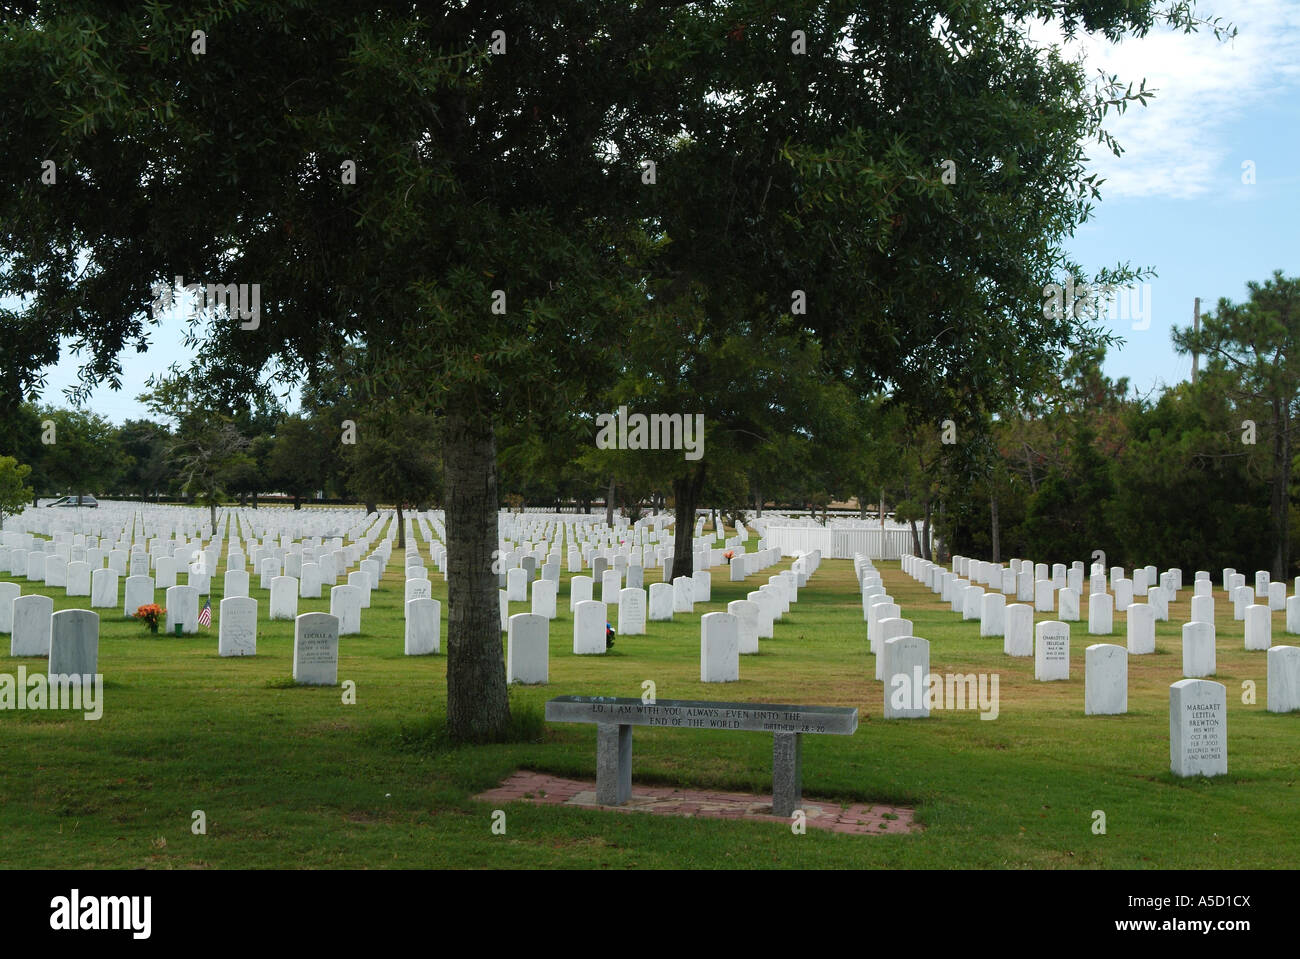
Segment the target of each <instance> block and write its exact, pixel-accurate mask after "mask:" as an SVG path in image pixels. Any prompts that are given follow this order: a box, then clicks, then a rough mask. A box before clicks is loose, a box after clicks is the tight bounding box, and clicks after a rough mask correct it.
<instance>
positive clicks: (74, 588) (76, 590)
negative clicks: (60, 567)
mask: <svg viewBox="0 0 1300 959" xmlns="http://www.w3.org/2000/svg"><path fill="white" fill-rule="evenodd" d="M68 595H69V596H89V595H90V564H89V563H86V562H76V563H69V564H68Z"/></svg>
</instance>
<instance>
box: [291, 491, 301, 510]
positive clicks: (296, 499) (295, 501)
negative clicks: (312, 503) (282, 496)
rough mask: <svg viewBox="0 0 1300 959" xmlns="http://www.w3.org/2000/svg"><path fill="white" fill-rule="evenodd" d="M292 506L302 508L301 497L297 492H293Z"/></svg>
mask: <svg viewBox="0 0 1300 959" xmlns="http://www.w3.org/2000/svg"><path fill="white" fill-rule="evenodd" d="M293 508H294V509H302V497H301V496H300V495H299V494H298V493H294V494H293Z"/></svg>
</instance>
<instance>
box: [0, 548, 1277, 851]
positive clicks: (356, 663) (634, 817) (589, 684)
mask: <svg viewBox="0 0 1300 959" xmlns="http://www.w3.org/2000/svg"><path fill="white" fill-rule="evenodd" d="M420 546H421V549H422V553H423V554H424V555H425V557H426V562H428V560H427V556H428V549H427V544H425V543H423V542H421V543H420ZM221 552H222V555H223V557H224V554H225V548H224V546H223V548H222V551H221ZM402 561H403V560H402V554H401V552H400V551H398V550H394V555H393V561H392V562H391V563H390V564H389V566H388V568H387V570H386V571H385V574H384V578H383V586H382V588H381V589H379V590H378V591H376V592H375V593H374V594H373V600H372V607H371V608H370V609H368V610H363V612H362V630H363V632H362V635H361V636H345V637H343V638H342V640H341V642H340V662H339V679H340V681H344V680H352V681H354V682H355V683H356V703H355V704H354V705H346V704H344V703H343V701H342V700H343V694H342V690H341V689H338V688H304V687H291V686H286V683H285V681H286V679H287V678H288V677H289V676H290V672H291V658H292V644H293V628H292V623H289V622H275V623H269V622H267V621H265V620H262V621H260V622H259V635H258V641H257V656H256V657H252V658H247V659H222V658H220V657H218V656H217V630H216V625H215V623H214V626H213V628H212V629H210V630H205V629H203V628H200V631H199V635H198V636H188V637H185V638H183V639H177V638H175V637H166V636H162V635H161V634H160V635H159V636H158V637H156V638H155V637H150V636H149V635H148V634H147V633H146V632H145V630H144V628H143V627H142V626H141V625H140V624H138V623H136V622H134V621H132V620H125V619H123V618H122V617H121V616H120V615H119V614H118V613H114V611H112V610H100V611H99V612H100V614H101V616H102V623H101V629H100V652H99V663H100V671H101V672H102V673H103V674H104V676H105V686H106V688H105V692H104V696H105V703H104V713H103V718H102V719H100V720H99V721H98V722H87V721H85V720H84V719H83V718H82V716H81V714H80V713H66V712H65V713H60V712H48V711H47V712H39V711H36V712H30V711H28V712H20V711H14V710H7V711H3V712H0V756H3V765H2V766H0V769H2V770H3V772H2V774H0V866H4V867H9V868H16V867H59V868H108V867H112V868H137V867H151V868H180V869H196V868H197V869H203V868H263V867H307V868H373V867H389V866H391V867H400V868H429V867H440V868H446V867H453V868H456V867H467V868H481V867H507V868H529V867H555V866H560V867H566V866H567V867H631V866H638V867H667V868H680V867H703V868H710V867H724V868H735V867H780V868H786V867H798V868H807V867H904V868H959V867H964V868H972V867H974V868H1025V867H1028V868H1045V867H1085V868H1099V867H1125V868H1133V867H1137V868H1172V867H1178V868H1220V869H1222V868H1240V867H1257V868H1259V867H1262V868H1272V867H1287V868H1294V867H1295V866H1297V864H1300V855H1298V853H1300V834H1298V833H1297V830H1296V828H1295V821H1296V820H1295V816H1296V808H1297V803H1298V802H1300V787H1298V786H1297V778H1300V777H1298V775H1297V773H1298V772H1300V770H1298V769H1297V762H1298V758H1300V748H1297V747H1298V746H1300V713H1293V714H1289V715H1282V716H1279V715H1274V714H1271V713H1268V712H1267V711H1266V710H1265V708H1264V703H1265V702H1266V698H1267V697H1266V682H1265V679H1266V658H1265V657H1266V654H1265V653H1262V652H1250V653H1248V652H1246V651H1245V650H1244V648H1243V630H1242V624H1241V623H1238V622H1234V621H1233V619H1232V613H1231V604H1230V603H1229V602H1228V601H1227V599H1226V598H1225V596H1224V595H1223V593H1222V592H1221V591H1218V592H1216V609H1217V612H1218V617H1219V618H1218V666H1219V674H1218V676H1217V677H1215V678H1216V679H1217V680H1218V681H1220V682H1223V683H1225V684H1226V685H1227V687H1228V748H1229V756H1228V763H1229V775H1227V776H1225V777H1220V778H1217V779H1214V780H1204V779H1198V780H1179V779H1176V778H1174V777H1173V776H1172V775H1171V774H1170V772H1169V720H1168V699H1169V684H1170V683H1172V682H1175V681H1176V680H1178V679H1181V678H1182V658H1181V624H1182V623H1183V622H1185V621H1186V620H1187V618H1188V613H1189V599H1190V595H1191V590H1190V588H1188V589H1185V590H1184V591H1183V592H1182V594H1181V599H1180V601H1179V602H1177V603H1173V604H1171V606H1170V621H1169V622H1168V623H1157V637H1156V642H1157V652H1156V653H1155V655H1151V656H1141V657H1131V658H1130V660H1129V713H1128V715H1125V716H1109V717H1100V716H1096V717H1093V716H1085V715H1084V713H1083V680H1084V671H1083V657H1084V647H1085V646H1087V645H1088V644H1089V643H1091V642H1097V641H1109V642H1118V643H1120V644H1123V642H1124V638H1123V637H1124V628H1125V624H1124V616H1123V614H1122V613H1117V614H1116V616H1115V633H1114V635H1113V636H1112V638H1111V639H1110V640H1104V639H1098V638H1096V637H1089V636H1087V634H1086V630H1087V624H1086V615H1085V622H1083V623H1076V624H1071V632H1072V643H1071V650H1070V658H1071V678H1070V680H1069V681H1068V682H1053V683H1038V682H1035V681H1034V679H1033V660H1032V658H1028V659H1019V658H1015V659H1013V658H1011V657H1008V656H1005V655H1003V653H1002V640H1001V639H1000V638H999V639H981V638H980V636H979V624H978V623H977V622H965V623H963V622H962V621H961V619H960V616H959V615H957V614H955V613H952V612H951V611H949V608H948V605H947V604H946V603H942V602H940V601H939V599H938V597H936V596H934V595H933V594H932V593H930V592H929V591H928V590H927V589H925V588H924V587H923V586H922V585H921V584H919V583H916V582H914V581H913V580H912V579H911V578H910V577H908V576H906V575H905V574H903V573H902V572H901V571H900V570H899V569H898V564H897V563H881V564H878V565H879V567H880V568H881V570H882V572H883V577H884V581H885V585H886V587H887V588H888V589H889V591H890V593H891V595H892V596H893V597H894V600H895V602H897V603H899V604H900V605H901V606H902V610H903V612H902V615H903V616H905V617H907V618H909V619H911V620H913V622H914V631H915V632H916V633H917V634H919V635H921V636H924V637H926V638H927V639H929V640H930V641H931V670H932V671H933V672H935V673H949V672H962V673H970V672H975V673H979V672H984V673H997V674H998V675H999V676H1000V692H1001V703H1000V714H999V716H998V718H997V719H996V720H995V721H982V720H980V718H979V713H978V712H977V711H974V710H971V711H947V712H936V713H935V714H934V715H933V716H932V717H931V718H930V719H926V720H894V721H888V722H886V721H883V720H882V719H881V718H880V715H881V703H882V694H883V691H884V689H883V687H882V685H881V684H880V683H877V682H875V681H874V679H872V678H871V677H872V676H874V666H873V660H872V657H871V656H870V655H869V654H868V652H867V642H866V627H865V624H864V623H863V621H862V608H861V603H860V601H859V598H858V593H857V589H856V585H855V583H854V579H853V570H852V563H850V562H849V561H847V560H828V561H825V562H823V564H822V567H821V569H820V570H819V571H818V572H817V573H816V574H815V575H814V576H813V578H812V580H811V581H810V584H809V586H808V587H807V588H805V589H804V590H801V591H800V595H799V602H798V604H797V605H795V606H794V607H793V608H792V610H791V612H790V613H789V614H787V615H786V617H785V618H784V619H783V620H782V621H781V622H779V623H777V625H776V637H775V639H770V640H762V641H761V649H762V651H761V652H760V654H759V655H757V656H746V657H742V659H741V667H740V669H741V681H740V682H738V683H733V684H728V685H725V686H721V685H715V684H708V685H706V684H702V683H700V682H699V618H700V615H701V614H702V613H705V612H710V611H716V610H725V608H726V603H727V602H728V601H730V600H733V599H743V598H744V594H745V592H747V591H748V590H750V589H756V588H757V585H756V584H757V583H760V582H766V581H767V580H766V577H767V576H768V575H770V574H771V573H774V572H777V571H778V570H779V569H782V568H786V567H787V566H788V562H787V563H783V564H782V565H781V566H778V567H776V568H774V569H769V570H766V571H764V572H763V573H762V574H759V575H756V576H754V577H751V578H750V580H749V582H748V583H746V584H739V583H737V584H732V583H729V582H727V571H726V569H725V568H723V569H720V570H715V571H714V583H713V601H712V602H711V603H708V604H697V606H696V612H695V613H694V614H692V615H686V616H680V615H679V617H678V619H677V620H676V621H675V622H673V623H671V624H668V623H651V624H649V628H650V635H647V636H620V637H618V639H617V641H616V646H615V648H614V649H613V650H612V651H611V652H610V653H608V654H606V655H604V656H586V657H579V656H574V655H573V654H572V628H573V620H572V616H571V614H570V613H569V611H568V585H567V584H568V581H569V575H568V574H567V573H565V574H564V575H563V578H562V583H561V588H560V599H559V608H560V614H561V615H560V616H559V617H558V619H556V620H555V621H554V622H553V623H552V628H551V662H550V684H549V685H548V686H544V687H514V688H512V691H511V702H512V706H513V708H514V710H515V712H516V714H517V715H519V716H520V719H521V721H520V723H519V725H520V727H521V729H524V730H527V729H529V728H532V729H533V730H535V735H534V738H533V741H521V742H516V743H511V744H506V745H497V746H486V747H473V748H450V747H448V746H447V745H446V744H445V742H444V741H443V740H442V738H441V736H440V727H439V725H438V723H437V722H436V717H438V716H440V715H441V714H442V713H443V712H444V707H445V698H446V663H447V660H446V656H445V655H439V656H429V657H408V656H405V655H403V653H402V645H403V621H402V575H403V568H402ZM430 565H431V564H430ZM223 572H224V566H223V567H221V568H220V569H219V570H218V573H217V574H216V575H214V576H213V578H212V586H213V596H212V598H213V611H214V614H215V613H216V612H217V610H218V602H219V599H220V595H221V583H222V575H221V574H222V573H223ZM659 572H660V571H658V570H647V571H646V578H647V583H648V582H650V581H654V580H656V579H657V578H658V576H659ZM1187 575H1188V576H1189V577H1190V573H1188V574H1187ZM431 579H432V580H433V595H434V597H435V598H437V599H439V600H442V601H443V602H444V607H443V634H442V639H443V648H444V650H445V648H446V612H447V610H446V606H445V600H446V585H445V583H444V582H443V579H442V576H441V575H440V574H439V573H438V572H437V571H436V569H432V567H431ZM14 581H16V582H19V583H20V584H21V586H22V589H23V592H24V594H26V593H30V592H44V593H46V594H47V595H50V596H52V597H53V598H54V604H55V609H56V610H58V609H66V608H70V607H74V606H78V605H80V606H86V605H88V604H89V600H88V598H87V597H79V598H76V599H75V600H70V599H68V598H67V597H65V596H63V590H62V589H61V588H58V589H47V588H45V587H44V586H43V585H42V584H37V583H29V582H28V581H27V580H26V579H17V580H14ZM342 581H343V580H342V579H340V582H342ZM251 582H252V585H253V588H252V590H251V591H250V592H251V595H252V596H254V597H255V598H257V600H258V601H259V609H260V612H261V614H262V616H265V615H266V612H267V609H268V605H269V598H268V595H267V591H265V590H261V589H258V588H257V587H256V584H257V577H256V576H252V577H251ZM324 593H325V595H328V588H327V589H326V590H325V591H324ZM597 595H598V596H599V587H597ZM157 601H158V602H159V603H160V604H162V603H163V601H164V596H163V592H162V591H159V592H158V595H157ZM1084 607H1085V613H1086V600H1085V602H1084ZM328 610H329V600H328V598H325V599H321V600H300V601H299V612H312V611H325V612H328ZM526 611H528V606H527V604H524V603H514V604H511V612H526ZM613 613H614V610H613V609H611V616H610V621H611V622H615V616H614V615H613ZM1273 615H1274V619H1273V629H1274V642H1275V643H1281V642H1286V637H1285V636H1284V635H1283V626H1284V622H1285V617H1284V614H1283V613H1281V612H1278V613H1274V614H1273ZM214 618H215V617H214ZM1050 618H1052V616H1051V615H1050V614H1042V613H1040V614H1036V619H1037V620H1042V619H1050ZM7 652H8V643H7V639H6V640H5V641H4V645H3V647H2V648H0V660H3V661H2V662H0V672H8V673H16V671H17V668H18V666H20V665H25V666H26V667H27V670H28V671H29V672H36V671H43V669H44V665H43V664H44V660H42V659H13V658H10V657H8V656H7V655H5V654H7ZM503 655H504V653H503ZM647 679H651V680H654V682H655V683H656V686H657V694H658V696H659V698H661V699H722V700H735V701H751V702H778V703H799V704H820V705H851V706H857V707H858V708H859V710H860V725H859V728H858V731H857V733H856V734H855V735H854V736H851V737H842V736H809V737H806V738H805V742H804V764H803V765H804V794H805V796H808V797H810V798H832V799H840V800H843V801H844V802H846V803H847V802H858V801H876V802H885V803H895V804H904V805H912V806H915V807H916V809H917V819H918V821H919V822H920V823H922V824H923V825H924V827H925V829H924V831H923V832H921V833H918V834H914V835H910V836H890V837H883V836H882V837H872V838H862V837H854V836H839V835H829V834H823V833H821V832H819V831H817V830H812V829H810V830H808V833H807V834H806V835H795V834H793V833H792V832H791V830H790V829H787V828H784V827H782V826H779V825H774V824H770V823H744V822H727V821H719V820H710V821H696V820H692V819H686V818H679V817H671V816H651V815H639V814H624V813H614V812H609V813H603V812H595V811H584V810H579V809H570V808H556V807H553V806H547V807H535V806H532V805H530V804H527V803H514V804H510V805H507V806H506V807H505V811H506V816H507V820H506V822H507V828H506V833H505V835H495V834H494V833H493V831H492V829H491V826H492V807H491V806H489V805H487V804H484V803H479V802H476V801H474V800H473V799H472V798H471V797H472V796H473V795H474V794H475V793H477V792H479V791H482V790H484V789H487V788H490V787H492V786H494V785H496V784H497V783H498V782H499V781H500V780H501V779H503V778H504V777H505V776H507V775H508V774H509V773H510V772H511V771H513V770H515V769H517V768H521V767H522V768H529V769H536V770H541V771H546V772H551V773H555V774H558V775H568V776H575V777H583V778H594V776H595V760H596V751H595V736H596V731H595V727H594V726H589V725H556V726H544V725H543V724H542V723H541V722H540V713H541V710H542V705H543V703H544V702H545V701H546V700H547V699H548V698H550V697H552V696H558V695H562V694H569V693H573V694H588V695H617V696H640V695H641V688H642V687H641V684H642V682H643V681H644V680H647ZM1245 680H1254V682H1255V683H1256V685H1257V693H1256V703H1255V704H1254V705H1245V704H1243V703H1242V683H1243V681H1245ZM771 749H772V739H771V736H770V735H767V734H764V733H728V732H702V731H693V730H692V731H685V730H665V729H658V728H656V729H650V728H637V729H636V731H635V734H634V748H633V754H634V766H633V769H634V773H633V776H634V784H635V783H643V784H651V783H653V784H669V785H682V786H691V787H700V788H714V789H726V790H752V791H758V792H761V791H766V790H768V789H769V788H770V775H771ZM195 810H203V812H204V813H205V815H206V818H207V834H206V835H194V834H193V833H192V832H191V821H192V814H193V812H194V811H195ZM1094 810H1102V811H1103V812H1104V813H1105V815H1106V827H1107V831H1106V834H1105V835H1094V834H1093V831H1092V826H1093V812H1094Z"/></svg>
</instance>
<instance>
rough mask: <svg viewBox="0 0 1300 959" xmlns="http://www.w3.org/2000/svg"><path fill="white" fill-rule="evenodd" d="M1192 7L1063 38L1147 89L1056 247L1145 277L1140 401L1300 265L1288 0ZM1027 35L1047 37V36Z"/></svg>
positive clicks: (1125, 323) (152, 355)
mask: <svg viewBox="0 0 1300 959" xmlns="http://www.w3.org/2000/svg"><path fill="white" fill-rule="evenodd" d="M1203 7H1204V9H1203V11H1202V12H1203V13H1204V14H1206V15H1211V14H1212V15H1217V16H1220V17H1222V18H1223V19H1224V20H1227V21H1230V22H1231V23H1233V24H1234V25H1235V26H1236V27H1237V29H1238V35H1237V37H1236V38H1235V39H1232V40H1228V41H1219V40H1216V39H1215V38H1214V36H1213V34H1212V33H1211V32H1210V31H1208V30H1202V31H1200V32H1198V33H1195V34H1183V33H1174V32H1171V31H1169V30H1168V29H1167V28H1163V27H1158V28H1156V29H1155V30H1153V31H1152V32H1151V33H1150V34H1149V35H1148V36H1146V37H1142V38H1129V39H1126V40H1125V41H1123V42H1122V43H1120V44H1110V43H1108V42H1106V41H1104V40H1094V39H1092V38H1088V39H1087V40H1085V41H1083V42H1081V43H1075V44H1072V45H1067V46H1066V50H1067V52H1068V53H1070V54H1073V55H1078V56H1082V57H1084V59H1085V61H1086V64H1087V69H1088V70H1089V72H1090V73H1095V72H1096V71H1097V70H1102V71H1104V72H1105V73H1106V74H1108V75H1109V74H1117V75H1118V76H1119V77H1120V78H1121V79H1122V80H1123V81H1125V83H1127V82H1129V81H1132V83H1133V87H1134V89H1135V90H1136V89H1137V88H1138V85H1139V82H1140V81H1141V80H1142V79H1143V78H1145V80H1146V85H1147V89H1148V90H1152V89H1154V90H1155V94H1154V96H1153V98H1152V99H1150V100H1148V103H1147V105H1146V106H1145V107H1144V106H1141V105H1136V104H1135V105H1133V106H1131V107H1130V108H1129V109H1128V110H1127V111H1126V112H1125V113H1124V114H1123V115H1119V116H1112V117H1110V118H1108V121H1107V124H1106V126H1107V129H1108V130H1109V131H1110V132H1111V133H1112V134H1113V135H1114V136H1115V138H1116V139H1117V140H1118V141H1119V143H1120V145H1121V146H1122V147H1123V148H1124V154H1123V156H1122V157H1120V158H1116V157H1114V156H1112V155H1110V153H1109V151H1108V150H1106V149H1105V148H1104V147H1102V146H1101V145H1097V146H1096V147H1095V148H1094V149H1093V150H1092V151H1091V153H1090V167H1091V169H1092V171H1093V172H1096V173H1097V174H1099V175H1100V176H1101V177H1103V178H1104V179H1105V182H1104V183H1103V184H1102V187H1101V192H1102V200H1101V201H1100V202H1099V203H1097V204H1095V207H1094V213H1093V217H1092V219H1091V220H1089V221H1088V222H1086V223H1084V224H1083V225H1081V226H1080V227H1079V228H1078V229H1077V231H1076V233H1075V235H1074V236H1073V237H1071V238H1069V239H1068V240H1067V241H1066V243H1065V249H1066V251H1067V252H1068V253H1069V254H1071V255H1072V257H1073V258H1074V259H1075V260H1076V261H1077V262H1078V263H1079V264H1080V265H1081V266H1082V267H1083V268H1084V270H1085V271H1088V272H1093V271H1095V270H1097V269H1100V268H1102V267H1105V266H1115V265H1117V264H1121V263H1128V264H1129V265H1131V266H1133V267H1150V268H1152V269H1154V270H1155V272H1156V276H1155V278H1154V279H1152V280H1151V281H1150V285H1149V290H1144V291H1143V292H1142V293H1141V297H1140V298H1139V299H1138V300H1137V303H1138V304H1141V303H1143V302H1144V301H1145V300H1146V299H1147V298H1148V296H1149V304H1150V308H1149V312H1148V313H1147V314H1144V315H1141V316H1138V315H1137V313H1136V312H1135V311H1128V312H1126V313H1125V315H1124V316H1123V318H1122V319H1116V320H1113V321H1109V322H1107V324H1106V325H1108V326H1109V327H1110V329H1111V330H1112V331H1113V332H1114V334H1115V335H1117V336H1119V337H1121V338H1122V340H1123V342H1122V343H1121V344H1119V345H1117V346H1116V347H1114V348H1113V349H1112V350H1111V352H1110V353H1109V354H1108V356H1107V361H1106V372H1107V374H1108V375H1110V376H1111V377H1114V378H1120V377H1127V378H1128V380H1129V382H1130V385H1131V387H1132V389H1133V390H1134V391H1136V392H1138V393H1141V394H1147V393H1151V392H1154V391H1158V390H1159V389H1160V388H1161V387H1163V386H1166V385H1172V384H1174V383H1177V382H1180V381H1182V380H1185V379H1187V378H1188V376H1189V375H1190V372H1191V358H1190V357H1187V356H1180V355H1179V354H1177V353H1176V352H1175V351H1174V349H1173V346H1172V344H1171V342H1170V332H1171V330H1172V329H1173V328H1174V327H1175V326H1187V325H1189V324H1190V323H1191V322H1192V312H1193V300H1194V298H1195V297H1200V298H1201V309H1202V311H1203V312H1206V311H1209V310H1212V309H1214V307H1215V304H1216V303H1217V302H1218V300H1219V298H1220V297H1226V298H1227V299H1229V300H1233V301H1235V302H1241V301H1243V300H1245V299H1246V297H1247V289H1246V283H1247V281H1250V280H1255V281H1259V282H1262V281H1263V280H1265V279H1267V278H1268V277H1269V276H1271V275H1272V273H1273V271H1274V270H1279V269H1280V270H1282V271H1283V272H1284V273H1286V274H1287V275H1288V276H1295V275H1298V274H1300V0H1232V2H1231V3H1229V2H1228V0H1208V2H1207V3H1205V4H1204V5H1203ZM1036 35H1040V37H1041V39H1043V40H1044V41H1045V42H1048V41H1050V40H1052V39H1053V36H1052V35H1051V33H1050V31H1047V30H1043V31H1040V32H1039V33H1038V34H1036ZM1248 181H1253V182H1248ZM187 282H188V280H187ZM1117 312H1118V311H1117ZM183 340H184V323H183V322H182V321H181V320H180V319H178V318H177V319H172V320H169V321H164V323H163V324H162V325H161V326H158V327H154V328H153V329H152V330H151V332H150V341H151V342H150V348H149V351H148V352H147V353H145V354H136V353H129V354H125V355H123V357H122V360H121V362H122V368H123V375H122V387H123V388H122V389H121V390H120V391H118V392H114V391H112V390H110V389H108V388H107V387H100V388H98V389H97V390H96V391H95V392H94V394H93V395H92V397H91V400H90V402H89V407H90V408H91V409H92V410H93V411H94V412H96V413H99V414H100V415H102V416H104V417H106V418H108V419H109V420H112V421H113V422H115V423H121V422H122V420H124V419H126V418H128V417H145V416H148V415H149V414H148V412H147V410H146V409H145V408H144V407H143V406H142V405H141V404H140V403H138V402H136V400H135V397H136V396H138V395H139V394H140V393H141V392H142V391H143V389H144V384H145V380H146V379H147V378H148V377H149V375H150V374H152V373H155V372H157V371H160V370H162V369H164V368H166V367H167V366H169V365H170V364H172V363H173V362H175V363H179V364H180V365H182V366H185V365H188V363H189V361H190V359H191V356H192V354H191V352H190V351H189V350H188V349H187V348H186V347H185V346H184V342H183ZM77 366H78V363H77V359H76V358H75V357H72V356H71V355H69V354H67V353H66V351H65V355H64V357H63V359H62V360H61V361H60V363H58V364H57V365H56V366H53V367H50V368H49V370H48V371H47V376H48V380H47V382H48V385H47V388H46V391H45V394H44V396H43V401H45V402H50V403H54V404H56V405H62V404H63V389H64V387H67V386H70V385H72V384H74V383H75V382H76V370H77Z"/></svg>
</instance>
